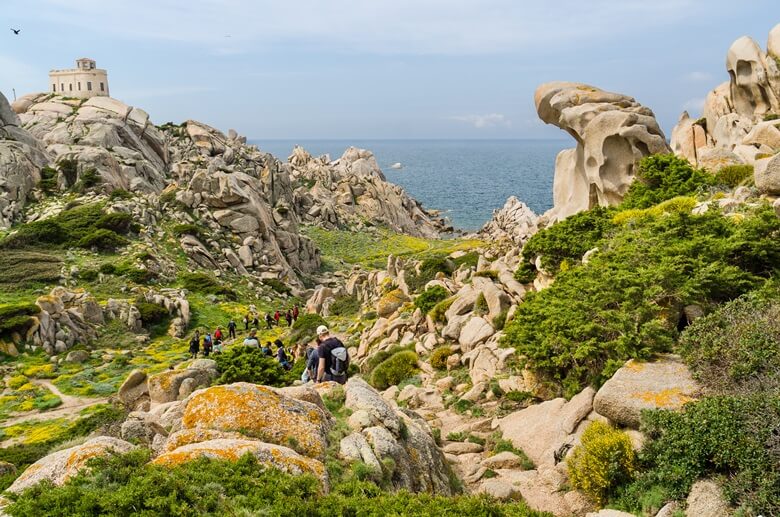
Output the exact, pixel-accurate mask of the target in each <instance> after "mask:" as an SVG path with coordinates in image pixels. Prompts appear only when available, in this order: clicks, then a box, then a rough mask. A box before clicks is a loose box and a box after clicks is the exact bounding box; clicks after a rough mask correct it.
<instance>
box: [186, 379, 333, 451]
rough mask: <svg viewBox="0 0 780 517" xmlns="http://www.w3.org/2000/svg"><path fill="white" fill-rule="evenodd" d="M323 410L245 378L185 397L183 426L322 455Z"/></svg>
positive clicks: (326, 426)
mask: <svg viewBox="0 0 780 517" xmlns="http://www.w3.org/2000/svg"><path fill="white" fill-rule="evenodd" d="M329 427H330V426H329V421H328V417H327V415H326V413H325V412H324V411H322V410H321V409H320V408H319V407H317V406H315V405H314V404H310V403H308V402H303V401H299V400H295V399H292V398H289V397H286V396H284V395H281V394H279V393H277V392H276V391H275V390H273V389H272V388H268V387H265V386H257V385H255V384H249V383H246V382H239V383H235V384H229V385H226V386H214V387H212V388H206V389H202V390H198V391H196V392H195V393H193V394H192V395H191V396H190V397H189V398H188V399H187V400H186V407H185V409H184V415H183V417H182V428H183V429H195V428H204V429H214V430H219V431H235V432H240V433H242V434H244V435H247V436H250V437H253V438H259V439H261V440H263V441H266V442H269V443H275V444H278V445H285V446H290V447H292V448H294V449H295V450H297V451H299V452H301V453H302V454H305V455H306V456H309V457H312V458H322V457H324V454H325V449H326V448H327V445H328V430H329Z"/></svg>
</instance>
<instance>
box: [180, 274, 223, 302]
mask: <svg viewBox="0 0 780 517" xmlns="http://www.w3.org/2000/svg"><path fill="white" fill-rule="evenodd" d="M179 280H180V281H181V285H182V287H184V288H185V289H187V290H188V291H192V292H195V293H201V294H213V295H215V296H222V297H223V298H225V299H226V300H236V299H237V295H236V292H235V291H233V290H232V289H230V288H228V287H224V286H223V285H222V284H220V283H219V282H218V281H217V280H216V279H215V278H214V277H212V276H211V275H208V274H206V273H200V272H195V273H182V274H181V275H179Z"/></svg>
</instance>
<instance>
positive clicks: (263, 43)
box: [4, 0, 702, 55]
mask: <svg viewBox="0 0 780 517" xmlns="http://www.w3.org/2000/svg"><path fill="white" fill-rule="evenodd" d="M4 1H6V0H4ZM12 1H13V0H12ZM18 1H19V3H20V6H21V5H22V4H21V0H18ZM30 4H32V5H30ZM24 6H25V7H24V11H25V12H29V13H34V17H33V15H32V14H31V18H30V19H29V21H30V22H37V21H39V20H40V19H42V18H43V19H47V20H48V21H51V22H53V23H56V24H57V25H58V26H62V27H65V26H71V27H77V28H78V29H80V30H82V31H89V32H95V33H100V34H109V35H111V36H113V37H123V38H128V39H132V40H167V41H179V42H186V43H196V44H200V45H203V46H204V47H209V48H208V49H207V51H216V53H219V54H224V55H227V54H230V53H236V52H246V51H253V50H262V49H264V48H267V47H268V46H273V45H286V46H297V47H300V48H301V49H306V50H311V49H315V50H319V49H323V48H325V49H330V50H338V51H342V52H348V53H379V54H485V53H491V52H515V51H519V50H528V51H535V49H537V48H543V47H544V48H552V47H558V48H568V47H569V46H570V45H571V44H572V43H575V42H579V41H587V40H590V39H594V38H604V37H607V36H609V37H618V36H619V34H621V33H624V34H626V33H631V34H635V33H636V32H637V31H640V30H642V29H643V28H644V29H645V30H657V29H658V28H662V27H667V26H668V25H669V24H673V23H675V22H676V21H679V20H681V19H683V18H684V17H686V16H690V15H691V14H692V11H694V12H695V11H696V10H699V9H701V8H702V6H701V4H698V5H697V3H696V2H694V1H693V0H655V1H653V2H646V1H645V0H622V1H621V2H614V1H613V0H591V1H589V2H581V1H579V0H559V1H558V2H556V3H555V5H554V6H553V5H551V4H550V3H549V2H539V1H534V2H530V1H522V2H521V1H516V0H483V1H480V2H476V1H474V0H372V1H370V2H366V1H365V0H329V1H328V2H323V1H322V0H287V1H285V2H279V1H274V0H188V1H187V2H186V3H183V2H181V0H135V1H133V2H129V1H126V0H25V3H24ZM626 20H638V21H639V22H636V23H634V22H631V23H626ZM228 35H229V36H230V37H229V38H227V37H226V36H228Z"/></svg>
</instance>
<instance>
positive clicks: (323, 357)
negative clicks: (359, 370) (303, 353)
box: [316, 325, 349, 384]
mask: <svg viewBox="0 0 780 517" xmlns="http://www.w3.org/2000/svg"><path fill="white" fill-rule="evenodd" d="M317 337H318V338H319V341H320V346H318V347H317V357H318V359H319V366H318V368H317V379H316V381H317V382H324V381H335V382H338V383H339V384H344V383H345V382H347V370H348V369H349V354H348V353H347V349H346V347H345V346H344V343H342V342H341V341H340V340H339V338H337V337H335V336H331V335H330V331H329V330H328V327H326V326H325V325H320V326H319V327H317Z"/></svg>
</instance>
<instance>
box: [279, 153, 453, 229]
mask: <svg viewBox="0 0 780 517" xmlns="http://www.w3.org/2000/svg"><path fill="white" fill-rule="evenodd" d="M288 162H289V165H290V167H291V172H290V173H291V177H292V179H293V180H294V182H295V183H296V184H298V185H299V186H298V187H297V188H296V189H295V192H294V198H295V210H296V212H297V213H298V214H299V216H300V217H301V219H302V220H303V221H306V222H314V223H317V224H320V225H322V226H324V227H326V228H333V227H336V226H343V225H348V226H350V227H354V228H364V227H365V225H364V221H365V220H370V221H373V222H374V223H379V224H381V225H385V226H387V227H389V228H391V229H393V230H395V231H398V232H401V233H406V234H409V235H415V236H419V237H426V238H433V237H436V236H438V234H439V232H441V231H444V230H447V229H448V228H447V225H446V224H445V223H444V222H443V221H442V220H441V219H439V218H437V217H436V214H435V213H433V212H430V211H427V210H425V209H424V208H423V207H422V206H421V205H420V203H419V202H418V201H416V200H414V199H413V198H411V197H409V196H408V195H407V194H406V192H404V190H403V189H402V188H401V187H399V186H397V185H393V184H392V183H388V182H387V181H386V180H385V176H384V174H383V173H382V170H381V169H380V168H379V165H378V164H377V162H376V159H375V158H374V155H373V154H372V153H371V152H370V151H367V150H365V149H357V148H355V147H350V148H349V149H347V150H346V151H345V152H344V154H343V155H342V156H341V158H339V159H338V160H335V161H330V160H329V158H328V157H327V156H321V157H317V158H315V157H312V156H311V155H310V154H309V153H308V152H307V151H306V150H304V149H303V148H301V147H296V148H294V149H293V152H292V155H291V156H290V157H289V159H288ZM449 229H450V230H451V228H449Z"/></svg>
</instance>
